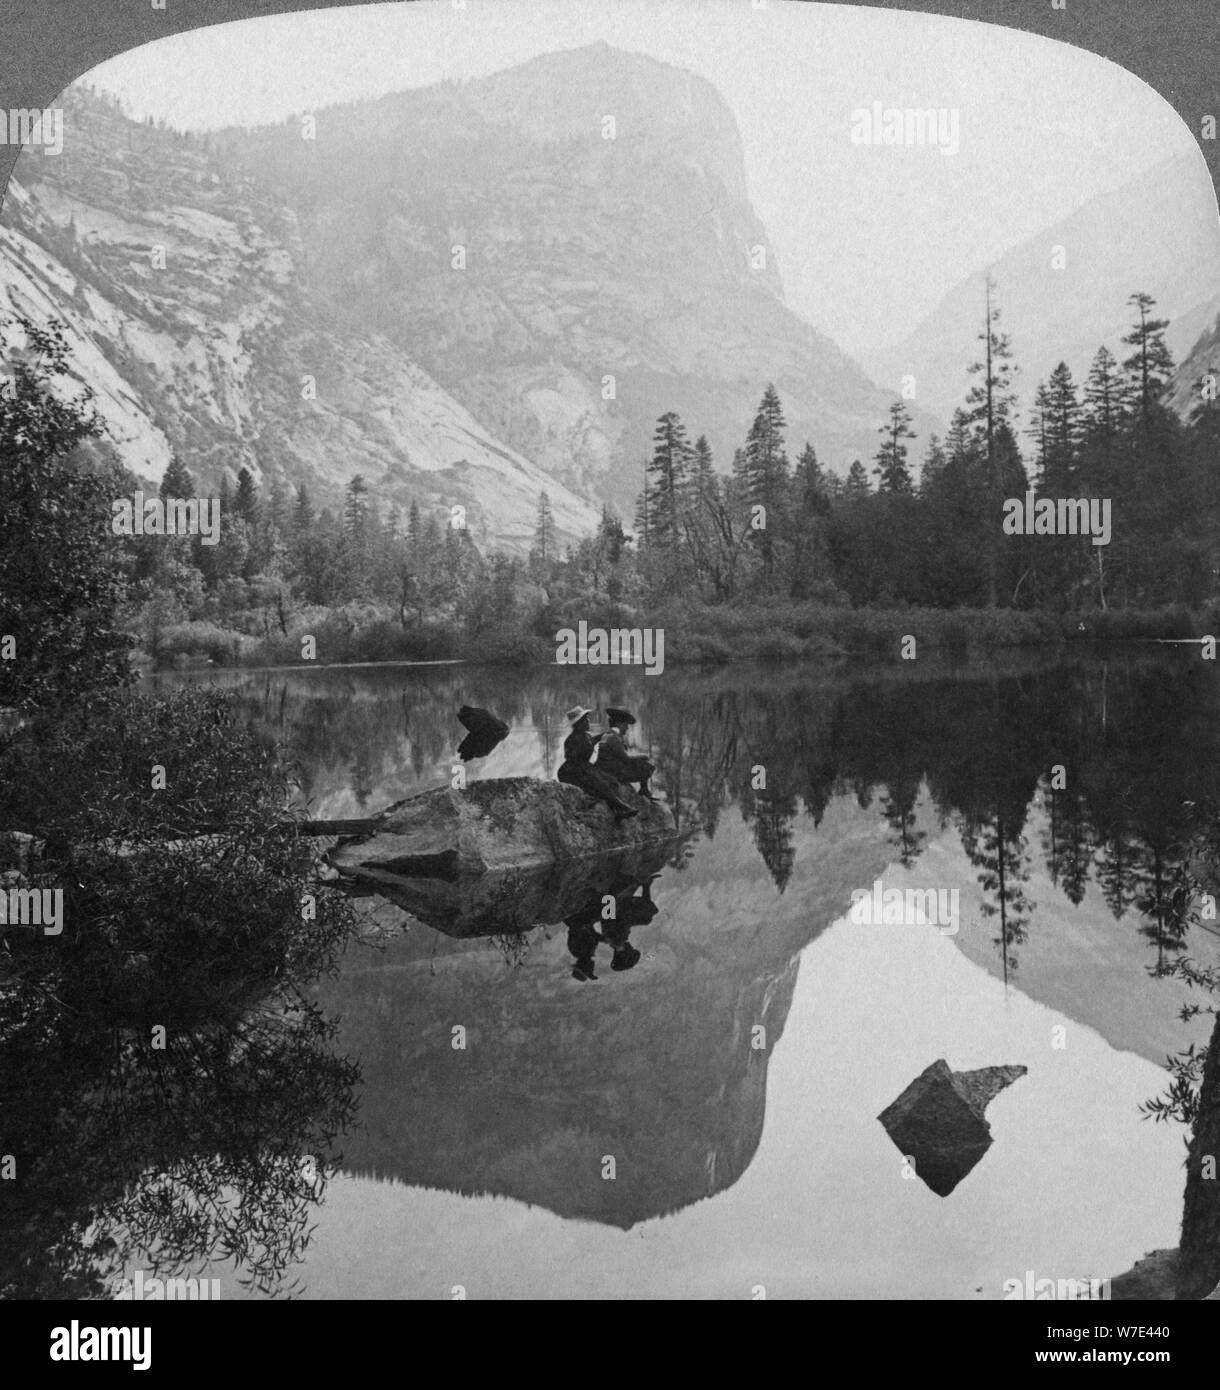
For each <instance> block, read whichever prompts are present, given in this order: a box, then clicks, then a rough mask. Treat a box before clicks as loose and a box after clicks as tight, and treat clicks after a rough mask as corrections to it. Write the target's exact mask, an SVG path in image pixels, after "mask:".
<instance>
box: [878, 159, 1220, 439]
mask: <svg viewBox="0 0 1220 1390" xmlns="http://www.w3.org/2000/svg"><path fill="white" fill-rule="evenodd" d="M1055 247H1063V249H1064V252H1065V256H1066V263H1065V265H1064V268H1063V269H1061V270H1056V269H1053V268H1052V265H1051V258H1052V254H1053V249H1054V248H1055ZM991 271H992V274H993V275H994V277H995V280H996V285H997V290H998V303H999V306H1000V309H1001V314H1002V319H1001V327H1002V329H1003V330H1004V331H1005V332H1007V333H1009V334H1010V335H1011V337H1012V346H1013V353H1014V360H1015V361H1016V362H1017V364H1018V365H1019V366H1020V368H1021V374H1020V376H1019V377H1018V379H1017V387H1018V391H1019V393H1020V395H1021V404H1022V406H1023V407H1025V408H1026V409H1027V410H1028V408H1029V406H1030V405H1031V403H1032V399H1033V392H1034V390H1035V388H1036V386H1037V384H1038V382H1039V381H1041V380H1044V379H1045V378H1046V377H1047V376H1049V374H1050V372H1051V371H1052V370H1053V369H1054V367H1055V366H1056V365H1057V363H1058V362H1060V361H1061V360H1062V361H1065V362H1066V363H1067V364H1068V366H1069V367H1070V368H1071V369H1072V374H1073V375H1074V376H1075V378H1076V380H1077V382H1078V383H1079V382H1082V381H1083V379H1084V377H1085V376H1086V374H1087V372H1088V367H1089V363H1090V361H1091V360H1092V358H1093V354H1094V353H1095V352H1096V351H1097V349H1098V348H1099V347H1101V346H1102V345H1103V344H1104V345H1105V346H1107V347H1108V348H1109V349H1110V351H1111V352H1113V353H1114V355H1115V356H1116V357H1118V358H1119V360H1120V361H1121V359H1122V357H1123V356H1124V355H1125V352H1126V350H1125V349H1124V348H1123V347H1122V338H1123V336H1124V335H1125V334H1126V333H1127V332H1129V326H1130V322H1131V310H1130V307H1129V305H1128V304H1127V299H1128V297H1129V296H1130V295H1131V294H1133V293H1134V292H1136V291H1137V290H1146V291H1147V292H1148V293H1149V294H1151V295H1152V296H1153V297H1154V298H1155V299H1156V301H1157V313H1158V314H1159V315H1160V317H1162V318H1168V319H1169V320H1170V324H1171V326H1170V329H1169V331H1168V333H1167V335H1166V338H1167V341H1168V343H1169V346H1170V348H1171V349H1172V351H1173V352H1174V355H1175V357H1181V356H1183V355H1185V354H1186V353H1187V352H1189V350H1190V348H1191V346H1192V345H1193V344H1194V342H1195V340H1196V339H1197V338H1198V336H1199V334H1200V333H1201V332H1202V331H1203V330H1204V329H1205V328H1206V327H1207V326H1208V325H1209V324H1210V323H1212V321H1213V320H1214V319H1215V317H1216V314H1217V312H1220V239H1218V238H1217V235H1216V199H1215V194H1214V192H1213V190H1212V185H1211V181H1210V179H1209V178H1208V176H1207V170H1206V168H1205V166H1204V164H1203V161H1202V160H1201V159H1200V158H1199V157H1198V156H1197V155H1195V154H1190V155H1180V156H1177V157H1175V158H1173V159H1168V160H1165V161H1163V162H1162V163H1160V164H1158V165H1156V166H1155V167H1154V168H1153V169H1151V170H1148V171H1147V172H1145V173H1142V174H1140V175H1138V176H1137V177H1136V178H1134V179H1132V180H1131V181H1130V182H1128V183H1126V184H1124V185H1123V186H1122V187H1121V188H1118V189H1116V190H1115V191H1113V192H1111V193H1105V194H1101V195H1100V196H1098V197H1096V198H1092V199H1090V200H1089V201H1088V202H1087V203H1085V204H1084V205H1083V206H1082V207H1080V208H1078V209H1077V211H1076V212H1074V213H1072V214H1071V215H1070V216H1069V217H1066V218H1064V219H1063V220H1062V221H1060V222H1057V223H1055V224H1054V225H1053V226H1050V227H1048V228H1047V229H1046V230H1045V231H1043V232H1041V233H1040V234H1039V235H1037V236H1034V237H1031V238H1030V239H1029V240H1027V241H1024V242H1022V243H1021V244H1020V245H1019V246H1016V247H1014V248H1013V249H1012V250H1010V251H1008V252H1007V253H1006V254H1005V255H1003V256H1001V257H1000V259H999V260H998V261H996V262H995V264H994V265H993V266H992V267H991ZM985 274H986V269H985V268H984V267H980V268H979V269H978V270H977V271H975V272H974V273H973V274H971V275H969V276H968V277H967V278H966V279H964V280H962V281H961V283H960V284H958V285H957V286H956V287H955V288H954V289H952V290H951V291H950V292H949V293H948V294H947V295H946V296H945V297H944V299H943V300H942V301H941V302H940V304H939V305H938V306H937V308H936V309H935V310H934V312H933V313H932V314H930V315H929V316H928V317H927V318H926V319H924V320H923V322H922V323H920V324H919V325H918V327H916V328H915V330H914V331H913V332H912V333H911V334H910V335H909V336H908V337H907V338H905V339H904V340H903V341H902V342H900V343H898V344H897V345H895V346H892V347H888V348H885V349H882V350H880V351H878V352H877V353H875V354H873V355H871V356H870V357H869V358H868V359H867V360H866V365H867V366H868V367H869V369H870V370H871V371H872V373H873V375H874V376H875V377H876V379H877V380H878V381H881V382H885V383H892V384H895V385H897V383H898V382H899V381H900V379H901V378H902V376H903V375H904V374H906V373H913V374H914V376H915V378H916V390H917V399H918V401H919V404H920V405H921V406H922V407H923V408H924V409H925V410H929V411H931V412H933V413H934V414H936V415H938V416H940V417H941V418H942V419H946V420H947V419H948V418H949V417H950V416H951V415H952V413H953V411H954V409H955V408H956V407H957V406H958V405H960V404H962V402H963V401H964V399H965V395H966V391H967V389H968V377H967V372H966V368H967V365H968V364H969V362H970V361H972V360H973V358H974V355H975V351H976V348H977V346H978V342H977V339H978V334H979V332H980V331H981V329H982V318H983V302H984V301H983V292H984V289H983V287H984V277H985Z"/></svg>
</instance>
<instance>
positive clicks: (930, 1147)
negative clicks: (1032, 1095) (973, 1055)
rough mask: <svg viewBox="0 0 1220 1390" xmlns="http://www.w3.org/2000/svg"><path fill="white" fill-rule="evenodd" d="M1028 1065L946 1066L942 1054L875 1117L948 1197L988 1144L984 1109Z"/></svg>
mask: <svg viewBox="0 0 1220 1390" xmlns="http://www.w3.org/2000/svg"><path fill="white" fill-rule="evenodd" d="M1027 1070H1028V1068H1026V1067H1022V1066H1008V1067H983V1068H981V1069H980V1070H978V1071H950V1070H949V1064H948V1062H946V1061H945V1060H944V1058H941V1059H940V1060H939V1061H936V1062H933V1063H932V1065H931V1066H930V1067H927V1068H926V1069H925V1070H924V1071H922V1072H920V1074H919V1075H918V1076H917V1077H916V1078H915V1080H914V1081H912V1082H911V1084H910V1085H909V1086H908V1087H907V1088H906V1090H905V1091H903V1093H902V1094H901V1095H900V1096H899V1097H898V1099H897V1100H895V1101H894V1102H893V1103H892V1104H890V1105H888V1106H886V1108H885V1109H884V1110H883V1111H882V1112H881V1114H880V1115H878V1116H877V1118H878V1119H879V1120H880V1121H881V1123H882V1125H884V1127H885V1131H886V1133H887V1134H888V1135H889V1136H890V1138H891V1139H892V1140H893V1141H894V1143H895V1144H896V1145H897V1146H898V1148H899V1149H900V1150H901V1151H902V1153H903V1154H904V1155H905V1156H906V1157H908V1158H911V1159H913V1160H914V1165H915V1172H916V1174H917V1175H918V1176H919V1177H921V1178H922V1179H923V1180H924V1182H925V1183H926V1184H927V1185H928V1187H930V1188H931V1189H932V1191H933V1192H935V1193H936V1195H937V1196H938V1197H947V1196H948V1195H949V1193H950V1192H952V1191H953V1189H954V1188H955V1187H956V1186H957V1185H958V1183H959V1182H961V1180H962V1179H963V1178H964V1177H965V1176H966V1174H967V1173H969V1172H970V1170H971V1169H972V1168H973V1167H974V1165H975V1164H976V1163H977V1162H978V1161H979V1159H980V1158H982V1156H983V1155H984V1154H985V1153H986V1152H987V1150H988V1149H989V1148H990V1147H991V1127H990V1126H989V1125H988V1123H987V1120H986V1117H985V1116H984V1114H983V1112H984V1110H986V1108H987V1106H988V1105H989V1104H990V1103H991V1102H992V1101H993V1100H994V1099H995V1097H996V1096H997V1095H998V1094H999V1093H1000V1092H1001V1091H1002V1090H1003V1089H1004V1088H1005V1087H1006V1086H1011V1085H1012V1083H1013V1082H1014V1081H1015V1080H1016V1079H1017V1078H1018V1077H1019V1076H1024V1075H1025V1073H1026V1071H1027Z"/></svg>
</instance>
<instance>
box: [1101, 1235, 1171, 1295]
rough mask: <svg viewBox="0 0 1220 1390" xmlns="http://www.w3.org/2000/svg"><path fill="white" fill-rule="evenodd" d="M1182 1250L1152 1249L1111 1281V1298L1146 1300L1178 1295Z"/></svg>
mask: <svg viewBox="0 0 1220 1390" xmlns="http://www.w3.org/2000/svg"><path fill="white" fill-rule="evenodd" d="M1177 1283H1178V1252H1177V1248H1176V1247H1175V1248H1173V1249H1171V1250H1151V1251H1149V1253H1148V1254H1147V1255H1145V1256H1144V1258H1143V1259H1142V1260H1136V1262H1135V1264H1134V1265H1133V1266H1132V1267H1131V1268H1130V1269H1128V1270H1126V1271H1125V1272H1124V1273H1122V1274H1116V1275H1115V1276H1114V1278H1113V1279H1111V1280H1110V1297H1111V1298H1112V1299H1113V1300H1114V1301H1115V1302H1125V1303H1145V1302H1150V1301H1153V1300H1159V1301H1162V1302H1163V1301H1167V1300H1171V1299H1173V1298H1175V1297H1176V1291H1177Z"/></svg>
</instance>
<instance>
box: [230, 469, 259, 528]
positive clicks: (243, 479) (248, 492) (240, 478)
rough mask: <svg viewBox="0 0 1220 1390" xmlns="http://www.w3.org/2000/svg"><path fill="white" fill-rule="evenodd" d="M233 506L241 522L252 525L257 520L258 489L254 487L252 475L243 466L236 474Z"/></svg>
mask: <svg viewBox="0 0 1220 1390" xmlns="http://www.w3.org/2000/svg"><path fill="white" fill-rule="evenodd" d="M233 505H234V507H235V509H236V511H237V515H238V516H239V517H241V519H242V520H243V521H247V522H250V523H253V522H254V521H255V520H256V519H257V517H258V489H257V488H256V487H255V485H254V475H253V474H252V473H251V472H250V470H249V469H248V468H246V467H244V466H243V467H242V468H240V469H239V470H238V473H237V496H236V498H235V499H234V503H233Z"/></svg>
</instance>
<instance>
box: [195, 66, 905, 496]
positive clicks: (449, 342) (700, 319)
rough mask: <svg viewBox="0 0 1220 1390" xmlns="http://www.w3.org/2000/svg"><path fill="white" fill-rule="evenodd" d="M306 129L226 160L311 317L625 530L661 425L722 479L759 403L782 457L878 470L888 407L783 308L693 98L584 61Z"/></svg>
mask: <svg viewBox="0 0 1220 1390" xmlns="http://www.w3.org/2000/svg"><path fill="white" fill-rule="evenodd" d="M313 119H314V121H315V122H316V130H315V131H314V132H313V133H314V135H315V138H313V139H308V138H303V137H304V136H305V135H306V134H307V133H308V132H307V130H306V128H305V126H304V125H303V123H302V121H301V120H293V121H288V122H285V123H284V124H282V125H279V126H276V127H272V128H261V129H256V130H252V131H228V132H224V133H222V134H221V135H220V136H218V137H217V139H216V144H217V147H218V149H220V150H222V151H223V155H224V159H225V161H226V163H227V164H228V166H229V167H230V168H233V169H238V168H240V169H241V170H243V171H244V172H245V174H246V175H247V176H248V177H249V178H251V180H253V181H255V182H256V183H257V184H258V186H260V187H263V188H266V189H271V190H274V194H275V197H276V198H277V199H278V200H281V201H282V203H283V204H284V205H285V206H286V207H288V208H290V209H291V211H292V214H293V215H294V217H295V219H296V223H297V225H298V227H299V230H300V236H301V242H302V247H303V252H304V259H303V263H302V271H303V273H304V274H305V276H306V277H307V281H308V292H309V294H310V295H311V296H313V297H315V298H317V299H319V300H323V299H324V300H326V301H327V303H328V305H329V307H330V311H331V312H332V314H333V316H334V321H335V322H336V323H337V324H340V325H342V328H343V330H344V331H345V332H348V333H351V334H353V335H356V336H361V337H363V336H368V335H379V336H384V337H385V338H386V339H388V340H389V341H392V342H394V343H395V344H397V345H399V346H400V347H402V348H403V350H404V351H407V352H409V353H410V355H411V356H412V358H413V359H415V360H417V361H418V362H419V363H420V365H421V366H422V367H423V368H424V369H425V370H426V371H427V372H428V373H429V374H430V375H431V376H432V377H433V378H434V379H435V380H436V381H437V382H439V383H440V385H441V386H442V387H443V388H444V389H445V390H446V391H448V392H449V393H450V394H451V395H452V396H453V397H454V398H456V399H457V400H459V401H461V403H462V404H463V405H464V406H465V407H466V408H467V409H469V410H470V411H471V413H472V414H473V415H474V416H475V417H476V418H477V419H478V420H479V421H480V422H481V423H482V424H483V425H484V426H485V428H487V429H488V430H490V431H492V432H493V433H494V434H495V435H496V436H497V437H498V438H501V439H503V440H504V441H505V442H506V443H507V444H508V445H509V446H511V447H512V448H513V449H515V450H517V451H518V452H519V453H521V454H523V455H524V456H525V457H527V458H530V459H532V460H533V461H534V462H535V463H537V464H539V465H540V466H541V467H542V468H544V469H545V470H546V472H547V473H548V475H549V476H551V477H553V478H555V479H557V480H558V481H560V482H562V483H564V484H565V485H567V486H568V487H570V488H571V489H573V490H574V491H576V492H577V493H579V494H580V495H582V496H589V497H597V498H604V499H607V500H609V501H611V502H613V503H614V504H615V505H616V506H617V507H618V508H619V509H620V510H621V511H622V512H624V513H625V514H626V515H628V516H630V514H631V511H630V509H631V507H632V505H633V500H634V495H635V493H636V492H637V491H638V489H639V486H640V479H641V468H642V464H643V462H644V460H645V459H646V458H647V457H648V456H650V455H651V452H652V448H651V438H652V432H653V427H654V424H655V421H656V418H657V416H658V415H660V414H661V413H662V412H664V411H666V410H671V409H672V410H676V411H678V412H679V413H680V414H681V415H682V417H683V419H684V420H685V421H686V423H687V425H688V428H689V430H690V432H691V435H692V438H693V437H694V436H696V435H698V434H700V433H706V434H707V436H708V438H709V441H710V442H711V444H712V446H713V449H714V451H715V454H716V458H717V461H718V464H719V466H720V468H721V469H726V470H727V468H728V466H729V464H730V461H731V458H732V453H733V450H734V449H735V448H736V447H737V446H739V445H740V444H742V443H743V442H744V439H745V435H746V433H747V431H748V429H749V426H750V423H751V421H752V420H753V418H754V413H755V411H756V410H757V407H758V402H759V399H760V397H761V395H762V391H763V388H764V386H765V385H766V383H767V382H768V381H774V382H775V385H776V387H777V389H778V391H779V394H780V397H781V399H782V401H783V404H784V408H785V411H786V414H787V419H788V422H789V426H790V428H789V431H788V439H789V445H790V449H791V451H792V452H793V453H794V454H795V453H796V452H797V451H799V449H800V448H801V446H802V445H803V443H804V441H805V439H806V438H808V439H811V440H813V441H814V442H815V444H816V446H817V448H818V451H819V454H820V455H821V456H822V457H823V459H824V461H825V462H827V463H828V464H829V465H830V466H832V467H836V468H839V469H844V468H846V466H847V464H848V463H850V461H851V459H852V458H853V457H854V456H856V454H862V455H864V456H865V457H871V455H872V454H873V453H874V452H875V450H876V440H877V433H876V432H877V427H878V425H879V424H880V423H881V422H882V420H883V419H884V417H885V414H886V410H887V407H888V405H889V402H890V400H891V399H892V397H891V396H890V395H888V394H887V393H885V392H883V391H881V390H880V389H879V388H878V387H877V386H876V385H874V383H873V382H871V381H870V380H869V379H868V378H867V377H866V375H865V374H864V372H863V371H862V370H861V369H860V367H859V366H857V365H856V363H855V362H853V361H851V360H850V359H849V358H848V357H846V356H845V355H844V354H843V353H842V352H841V351H840V350H839V349H838V348H837V347H836V346H835V345H834V344H833V343H832V342H831V341H830V340H829V339H828V338H826V337H825V336H824V335H822V334H820V333H819V332H817V331H816V330H815V329H814V328H812V327H810V326H809V325H808V324H806V323H805V322H803V321H802V320H801V319H800V318H798V317H797V316H796V315H795V314H794V313H793V312H792V311H791V310H790V309H789V308H788V307H787V305H786V304H785V301H784V292H783V286H782V283H781V280H780V277H779V272H778V269H777V267H776V263H775V256H774V254H773V252H772V251H771V248H770V246H769V244H768V240H767V234H766V231H765V229H764V227H763V226H762V224H761V223H760V221H759V219H758V217H757V216H756V215H755V213H754V211H753V209H752V207H751V205H750V201H749V196H748V190H747V186H746V177H745V166H744V158H743V153H742V144H741V137H740V135H739V133H738V130H737V125H736V122H735V120H734V117H733V115H732V113H731V111H730V110H729V108H728V107H727V105H726V104H725V103H724V101H723V100H722V98H721V97H720V96H719V94H718V93H717V92H716V91H715V89H714V88H713V87H712V86H711V85H710V84H709V83H708V82H706V81H704V80H703V79H702V78H699V77H696V76H693V75H692V74H690V73H689V72H685V71H682V70H680V69H678V68H674V67H670V66H668V65H666V64H664V63H660V62H657V61H655V60H653V59H651V58H646V57H642V56H638V55H634V54H629V53H624V52H620V51H618V50H616V49H613V48H611V47H609V46H607V45H606V44H597V45H593V46H591V47H587V48H581V49H577V50H574V51H570V52H563V53H555V54H549V55H546V56H543V57H540V58H536V59H534V60H532V61H530V62H527V63H525V64H523V65H521V66H519V67H516V68H512V69H510V70H508V71H505V72H501V73H498V74H496V75H493V76H491V77H487V78H480V79H477V80H473V81H468V82H464V83H460V84H459V83H456V82H449V83H444V84H441V85H439V86H434V87H428V88H424V89H420V90H415V91H410V92H405V93H401V94H397V95H392V96H387V97H384V98H381V99H380V100H377V101H372V102H363V103H359V104H354V105H347V106H337V107H332V108H328V109H327V110H324V111H320V112H317V113H314V115H313ZM611 119H612V120H613V126H611V124H610V120H611ZM609 137H612V138H609ZM454 248H462V252H464V256H465V267H464V268H463V269H455V268H454V260H455V258H458V259H460V253H459V252H457V251H455V249H454ZM756 265H757V268H755V266H756ZM611 379H612V380H611Z"/></svg>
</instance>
